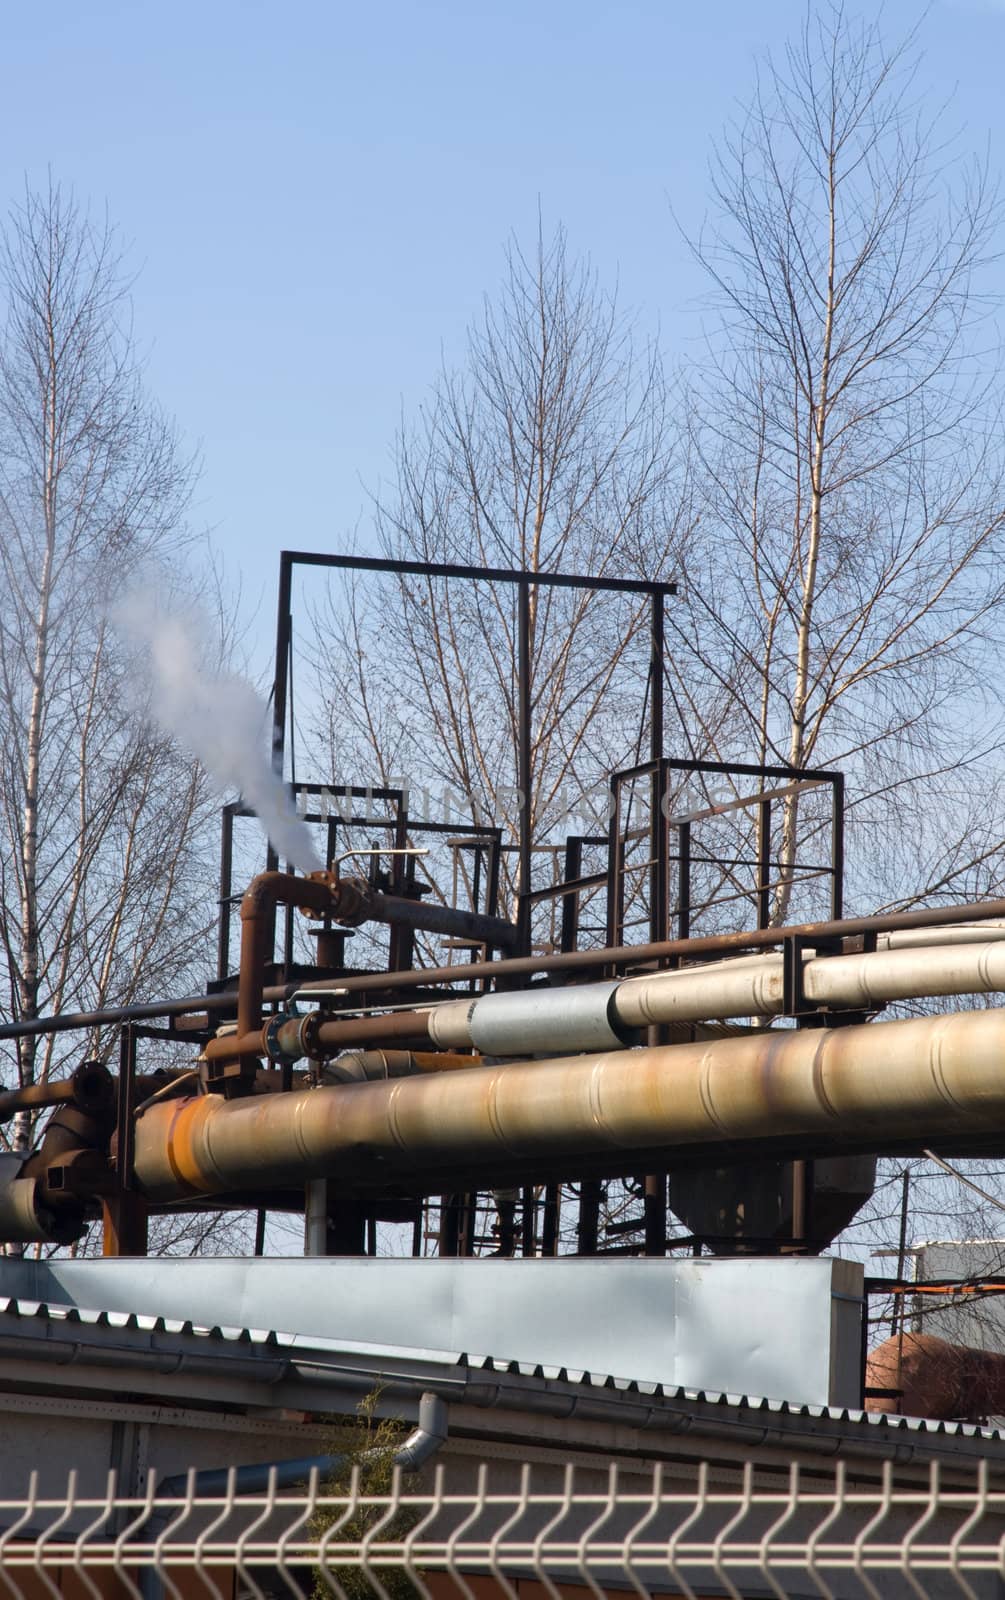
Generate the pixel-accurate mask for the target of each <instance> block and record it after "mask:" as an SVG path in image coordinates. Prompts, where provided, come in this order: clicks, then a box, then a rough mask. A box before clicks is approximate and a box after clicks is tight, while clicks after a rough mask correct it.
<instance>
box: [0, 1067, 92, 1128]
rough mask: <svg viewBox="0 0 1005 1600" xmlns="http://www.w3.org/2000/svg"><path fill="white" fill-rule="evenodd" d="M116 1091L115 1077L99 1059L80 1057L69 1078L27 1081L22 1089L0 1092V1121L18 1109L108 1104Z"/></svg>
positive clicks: (86, 1106) (7, 1118)
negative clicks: (80, 1060) (43, 1081)
mask: <svg viewBox="0 0 1005 1600" xmlns="http://www.w3.org/2000/svg"><path fill="white" fill-rule="evenodd" d="M114 1095H115V1080H114V1078H113V1077H112V1075H111V1073H110V1072H109V1070H108V1068H107V1067H106V1066H105V1065H104V1063H103V1062H101V1061H82V1062H81V1064H80V1066H79V1067H77V1068H76V1070H75V1071H74V1072H73V1073H72V1074H71V1075H70V1077H69V1078H61V1079H60V1080H59V1081H58V1082H57V1083H30V1084H26V1085H25V1087H24V1088H23V1089H9V1090H8V1091H7V1092H6V1093H5V1094H0V1122H9V1121H10V1119H11V1117H13V1116H16V1114H17V1113H18V1112H19V1111H35V1110H38V1109H40V1108H42V1109H44V1108H45V1107H47V1106H60V1105H68V1104H69V1105H75V1106H79V1107H80V1109H81V1110H83V1111H96V1110H98V1109H100V1108H102V1107H109V1106H111V1104H112V1101H113V1099H114Z"/></svg>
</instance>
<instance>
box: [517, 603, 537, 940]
mask: <svg viewBox="0 0 1005 1600" xmlns="http://www.w3.org/2000/svg"><path fill="white" fill-rule="evenodd" d="M517 594H518V597H519V605H518V615H517V632H518V634H519V640H518V654H517V780H516V781H517V788H518V789H519V791H520V818H519V821H520V829H519V847H520V855H519V862H520V866H519V872H520V899H519V905H518V913H517V925H518V928H519V935H518V938H517V949H518V950H519V951H520V953H521V954H522V955H529V954H530V938H531V927H530V918H531V905H530V900H529V899H528V898H527V897H528V895H529V894H530V886H531V885H530V876H531V852H532V847H533V842H534V840H533V830H532V823H531V793H530V791H531V735H530V706H531V697H530V678H531V648H530V646H531V640H530V581H529V579H528V578H526V577H522V578H521V579H520V582H519V584H518V585H517Z"/></svg>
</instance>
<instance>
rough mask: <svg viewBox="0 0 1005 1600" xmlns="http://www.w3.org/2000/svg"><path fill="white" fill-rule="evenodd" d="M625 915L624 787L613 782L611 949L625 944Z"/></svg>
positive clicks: (609, 885) (609, 849)
mask: <svg viewBox="0 0 1005 1600" xmlns="http://www.w3.org/2000/svg"><path fill="white" fill-rule="evenodd" d="M624 915H625V850H624V841H623V840H622V837H621V785H620V783H619V782H618V781H617V779H616V778H612V779H611V803H610V820H609V822H608V825H607V937H606V943H607V945H608V948H610V947H612V946H614V945H618V944H620V943H621V934H622V927H623V923H624Z"/></svg>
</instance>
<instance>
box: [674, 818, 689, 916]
mask: <svg viewBox="0 0 1005 1600" xmlns="http://www.w3.org/2000/svg"><path fill="white" fill-rule="evenodd" d="M677 840H678V844H677V937H678V939H690V937H691V824H690V822H682V823H681V825H680V828H679V830H678V834H677Z"/></svg>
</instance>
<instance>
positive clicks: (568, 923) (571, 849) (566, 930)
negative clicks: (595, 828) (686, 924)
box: [562, 834, 583, 950]
mask: <svg viewBox="0 0 1005 1600" xmlns="http://www.w3.org/2000/svg"><path fill="white" fill-rule="evenodd" d="M582 872H583V841H582V838H581V837H580V835H579V834H570V835H569V836H568V838H567V839H566V841H565V882H566V883H571V882H572V881H573V879H575V878H579V877H581V876H582ZM578 942H579V894H578V893H576V894H564V895H563V896H562V949H563V950H575V948H576V945H577V944H578Z"/></svg>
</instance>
